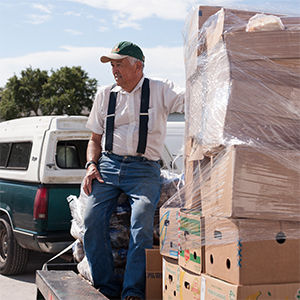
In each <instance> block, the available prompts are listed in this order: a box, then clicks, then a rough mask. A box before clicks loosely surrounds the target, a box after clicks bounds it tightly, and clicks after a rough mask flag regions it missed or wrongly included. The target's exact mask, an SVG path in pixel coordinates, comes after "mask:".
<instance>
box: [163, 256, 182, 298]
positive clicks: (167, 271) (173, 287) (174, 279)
mask: <svg viewBox="0 0 300 300" xmlns="http://www.w3.org/2000/svg"><path fill="white" fill-rule="evenodd" d="M179 278H180V267H179V265H178V260H177V259H173V258H169V257H166V256H163V299H164V300H175V299H180V286H179V284H180V280H179Z"/></svg>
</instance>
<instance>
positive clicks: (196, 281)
mask: <svg viewBox="0 0 300 300" xmlns="http://www.w3.org/2000/svg"><path fill="white" fill-rule="evenodd" d="M179 286H180V300H187V299H189V300H198V299H200V291H201V276H200V275H198V274H194V273H191V272H189V271H187V270H185V269H184V268H180V284H179Z"/></svg>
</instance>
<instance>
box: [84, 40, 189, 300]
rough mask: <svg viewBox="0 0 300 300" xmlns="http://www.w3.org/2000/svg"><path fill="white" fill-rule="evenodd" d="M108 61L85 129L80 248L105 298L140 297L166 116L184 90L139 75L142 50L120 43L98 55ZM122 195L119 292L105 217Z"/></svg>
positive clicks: (179, 106)
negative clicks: (108, 80)
mask: <svg viewBox="0 0 300 300" xmlns="http://www.w3.org/2000/svg"><path fill="white" fill-rule="evenodd" d="M100 60H101V62H102V63H107V62H110V64H111V68H112V73H113V76H114V78H115V80H116V84H114V85H112V86H107V87H103V88H101V89H100V91H99V92H98V94H97V96H96V99H95V102H94V105H93V107H92V110H91V113H90V116H89V119H88V122H87V127H88V128H89V129H91V131H92V135H91V139H90V141H89V144H88V148H87V165H86V168H87V171H86V176H85V177H84V180H83V190H84V191H85V193H86V194H88V195H89V199H90V202H89V205H88V207H87V209H86V215H85V228H86V231H85V235H84V248H85V252H86V256H87V259H88V262H89V265H90V267H91V272H92V277H93V281H94V286H95V287H96V288H99V290H100V291H101V292H102V293H103V294H104V295H106V296H107V297H109V298H110V299H114V298H120V292H122V299H126V300H130V299H136V300H138V299H144V298H145V249H147V248H152V244H153V218H154V212H155V208H156V205H157V203H158V200H159V198H160V164H159V160H160V158H161V153H162V150H163V144H164V138H165V134H166V123H167V117H168V114H169V113H172V112H183V109H184V92H183V91H182V90H181V91H179V90H176V89H175V88H174V86H173V84H172V83H170V82H167V81H166V82H163V81H159V80H153V79H148V78H145V77H144V73H143V69H144V60H145V58H144V55H143V52H142V50H141V49H140V48H139V47H138V46H137V45H135V44H133V43H131V42H127V41H124V42H120V43H119V44H118V45H116V46H115V47H114V48H113V49H112V51H111V53H109V54H108V55H106V56H102V57H101V58H100ZM121 192H124V193H125V194H126V195H127V196H128V198H129V202H130V205H131V219H130V222H131V226H130V232H131V234H130V242H129V248H128V253H127V263H126V269H125V274H124V281H123V288H122V291H121V289H120V287H119V286H118V284H117V281H116V279H115V277H114V267H113V257H112V249H111V245H110V238H109V220H110V216H111V214H112V212H113V211H114V209H115V207H116V205H117V199H118V196H119V195H120V193H121Z"/></svg>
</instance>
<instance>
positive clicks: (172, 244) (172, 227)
mask: <svg viewBox="0 0 300 300" xmlns="http://www.w3.org/2000/svg"><path fill="white" fill-rule="evenodd" d="M159 214H160V220H159V232H160V236H159V238H160V254H161V255H164V256H168V257H171V258H174V259H177V258H178V250H179V215H180V208H179V207H169V208H164V207H161V208H160V210H159Z"/></svg>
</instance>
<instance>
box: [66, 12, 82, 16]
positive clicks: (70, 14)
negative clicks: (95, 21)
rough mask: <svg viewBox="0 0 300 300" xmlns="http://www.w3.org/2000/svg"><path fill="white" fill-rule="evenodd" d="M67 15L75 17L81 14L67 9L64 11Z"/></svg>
mask: <svg viewBox="0 0 300 300" xmlns="http://www.w3.org/2000/svg"><path fill="white" fill-rule="evenodd" d="M64 15H65V16H73V17H80V16H81V14H80V13H78V12H75V11H66V12H65V13H64Z"/></svg>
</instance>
